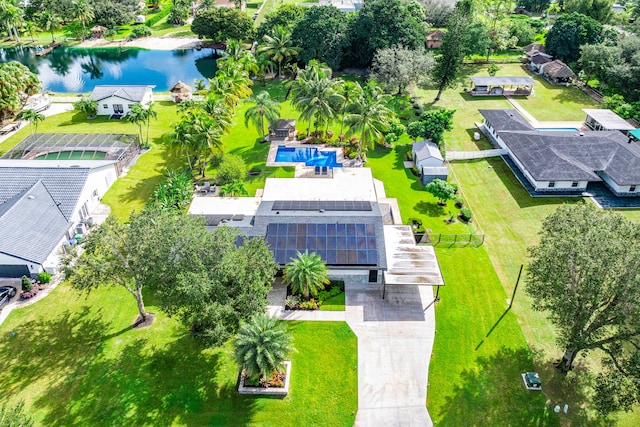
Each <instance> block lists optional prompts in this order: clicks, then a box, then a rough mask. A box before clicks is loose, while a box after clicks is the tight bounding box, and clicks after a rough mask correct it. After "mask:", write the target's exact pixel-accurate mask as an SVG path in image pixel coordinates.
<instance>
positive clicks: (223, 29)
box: [191, 7, 255, 43]
mask: <svg viewBox="0 0 640 427" xmlns="http://www.w3.org/2000/svg"><path fill="white" fill-rule="evenodd" d="M191 31H193V32H194V33H196V34H197V35H198V36H199V37H206V38H208V39H211V40H213V41H214V42H217V43H221V42H226V41H227V40H250V39H252V38H253V36H254V34H255V30H254V28H253V21H252V20H251V18H250V17H249V16H248V15H247V14H246V13H244V12H242V11H240V10H238V9H235V8H230V7H214V8H212V9H207V10H203V11H200V12H198V13H197V14H196V16H195V17H194V18H193V22H192V24H191Z"/></svg>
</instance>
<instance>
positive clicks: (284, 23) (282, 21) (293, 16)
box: [257, 4, 311, 40]
mask: <svg viewBox="0 0 640 427" xmlns="http://www.w3.org/2000/svg"><path fill="white" fill-rule="evenodd" d="M310 9H311V8H307V7H304V6H297V5H294V4H283V5H281V6H279V7H278V8H277V9H276V10H275V11H273V12H271V13H269V14H268V15H267V16H265V17H264V20H263V21H262V22H261V23H260V26H259V27H258V35H257V39H258V40H262V37H264V35H265V34H271V32H272V31H273V29H274V28H276V27H283V28H286V29H287V30H289V31H293V27H295V25H296V24H297V23H298V21H300V20H301V19H302V17H303V16H304V14H305V11H307V10H310Z"/></svg>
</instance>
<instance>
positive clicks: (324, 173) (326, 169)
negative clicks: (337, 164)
mask: <svg viewBox="0 0 640 427" xmlns="http://www.w3.org/2000/svg"><path fill="white" fill-rule="evenodd" d="M328 174H329V168H328V167H326V166H323V167H322V175H328Z"/></svg>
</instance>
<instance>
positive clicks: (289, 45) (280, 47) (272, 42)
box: [258, 26, 300, 78]
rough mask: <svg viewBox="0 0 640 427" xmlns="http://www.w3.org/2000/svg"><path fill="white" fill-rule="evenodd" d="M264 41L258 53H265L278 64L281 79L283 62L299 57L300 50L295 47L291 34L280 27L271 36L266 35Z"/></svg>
mask: <svg viewBox="0 0 640 427" xmlns="http://www.w3.org/2000/svg"><path fill="white" fill-rule="evenodd" d="M262 40H263V44H262V45H261V46H260V47H259V48H258V52H261V53H265V54H266V55H267V56H269V57H270V58H271V59H273V60H274V61H275V62H276V63H277V64H278V77H279V78H281V77H282V73H281V71H282V62H284V61H286V60H287V59H288V58H290V57H292V56H295V55H297V54H298V52H299V51H300V49H299V48H297V47H294V46H293V42H292V40H291V32H290V31H289V30H288V29H286V28H284V27H280V26H278V27H275V28H274V29H273V30H272V31H271V34H265V35H264V37H263V38H262Z"/></svg>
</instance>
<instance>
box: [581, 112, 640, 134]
mask: <svg viewBox="0 0 640 427" xmlns="http://www.w3.org/2000/svg"><path fill="white" fill-rule="evenodd" d="M582 111H584V112H585V113H586V114H587V116H589V117H591V118H592V119H593V120H595V121H597V122H598V123H600V125H602V127H603V128H605V129H606V130H633V129H635V128H636V127H635V126H632V125H631V124H629V122H627V121H626V120H625V119H623V118H622V117H620V116H619V115H617V114H616V113H614V112H613V111H611V110H607V109H598V108H583V109H582Z"/></svg>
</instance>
